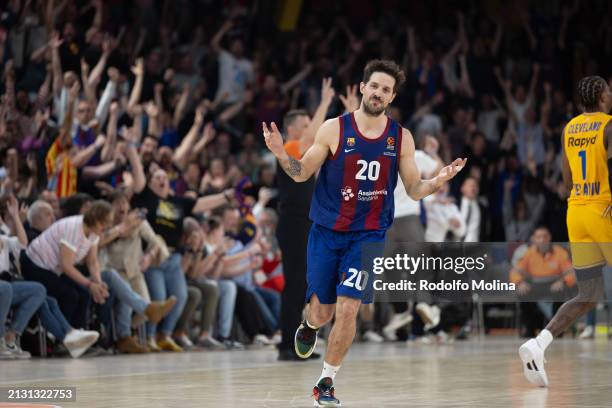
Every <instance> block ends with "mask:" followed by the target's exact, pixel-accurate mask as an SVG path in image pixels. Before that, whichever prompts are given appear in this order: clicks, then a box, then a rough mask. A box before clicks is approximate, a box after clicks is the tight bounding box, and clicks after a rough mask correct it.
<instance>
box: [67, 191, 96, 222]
mask: <svg viewBox="0 0 612 408" xmlns="http://www.w3.org/2000/svg"><path fill="white" fill-rule="evenodd" d="M91 201H93V197H92V196H90V195H89V194H87V193H75V194H73V195H71V196H70V197H68V198H65V199H63V200H62V201H61V202H60V209H61V210H62V216H64V217H71V216H73V215H79V214H80V213H81V209H82V208H83V206H84V205H85V204H87V203H89V202H91Z"/></svg>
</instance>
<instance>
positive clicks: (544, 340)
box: [536, 329, 553, 350]
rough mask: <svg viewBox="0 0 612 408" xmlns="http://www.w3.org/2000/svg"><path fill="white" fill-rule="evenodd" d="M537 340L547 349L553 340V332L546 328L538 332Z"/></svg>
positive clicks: (543, 348)
mask: <svg viewBox="0 0 612 408" xmlns="http://www.w3.org/2000/svg"><path fill="white" fill-rule="evenodd" d="M536 341H537V342H538V344H539V345H540V347H542V350H546V348H547V347H548V346H549V344H550V343H551V342H552V341H553V335H552V333H551V332H549V331H548V330H546V329H544V330H542V331H541V332H540V334H538V337H536Z"/></svg>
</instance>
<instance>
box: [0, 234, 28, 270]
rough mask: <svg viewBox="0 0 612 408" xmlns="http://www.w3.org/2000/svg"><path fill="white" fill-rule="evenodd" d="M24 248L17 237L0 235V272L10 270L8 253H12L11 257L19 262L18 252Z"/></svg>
mask: <svg viewBox="0 0 612 408" xmlns="http://www.w3.org/2000/svg"><path fill="white" fill-rule="evenodd" d="M22 249H25V247H24V246H23V245H21V242H19V239H18V238H17V237H8V236H6V235H0V272H8V271H10V270H11V259H10V257H9V256H10V254H13V259H15V261H16V262H19V252H20V251H21V250H22Z"/></svg>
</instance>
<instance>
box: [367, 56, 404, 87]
mask: <svg viewBox="0 0 612 408" xmlns="http://www.w3.org/2000/svg"><path fill="white" fill-rule="evenodd" d="M375 72H383V73H385V74H387V75H390V76H392V77H393V79H395V86H394V87H393V92H397V90H398V89H399V88H400V87H401V86H402V85H403V84H404V82H405V81H406V74H404V71H403V70H402V69H401V68H400V66H399V65H397V64H396V63H395V62H394V61H391V60H381V59H375V60H371V61H369V62H368V63H367V64H366V66H365V68H364V69H363V83H367V82H368V81H369V80H370V77H371V76H372V74H373V73H375Z"/></svg>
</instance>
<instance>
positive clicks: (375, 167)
mask: <svg viewBox="0 0 612 408" xmlns="http://www.w3.org/2000/svg"><path fill="white" fill-rule="evenodd" d="M357 165H358V166H360V169H359V171H358V172H357V175H356V176H355V178H356V179H357V180H372V181H376V180H378V176H379V175H380V162H378V161H376V160H374V161H371V162H367V161H366V160H357ZM366 171H367V172H368V174H367V176H366V174H365V173H366Z"/></svg>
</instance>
